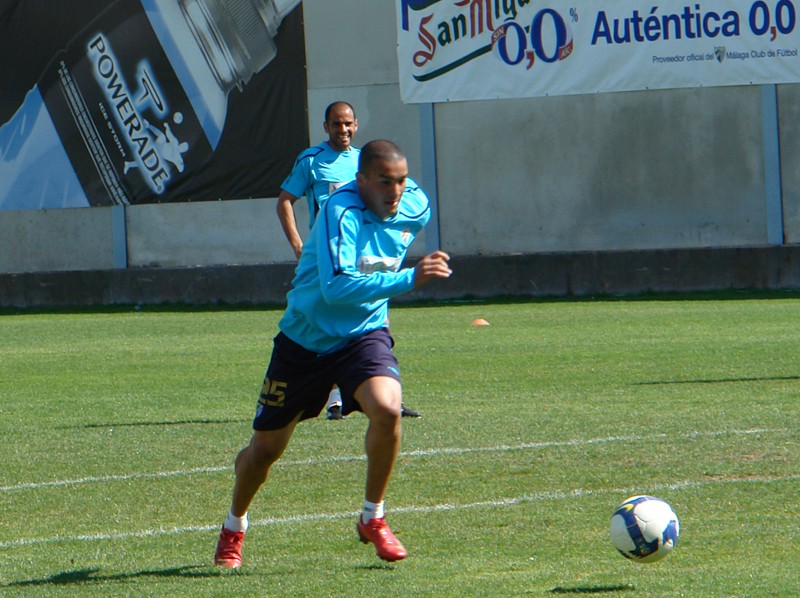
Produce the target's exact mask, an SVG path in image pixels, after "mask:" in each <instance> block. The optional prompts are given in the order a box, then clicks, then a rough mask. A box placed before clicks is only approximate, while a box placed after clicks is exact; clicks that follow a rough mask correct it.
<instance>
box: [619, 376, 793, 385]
mask: <svg viewBox="0 0 800 598" xmlns="http://www.w3.org/2000/svg"><path fill="white" fill-rule="evenodd" d="M776 380H800V376H760V377H753V378H717V379H699V380H653V381H648V382H634V383H633V385H634V386H656V385H661V384H665V385H666V384H727V383H730V382H769V381H776Z"/></svg>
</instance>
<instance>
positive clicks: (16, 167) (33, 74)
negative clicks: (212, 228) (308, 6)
mask: <svg viewBox="0 0 800 598" xmlns="http://www.w3.org/2000/svg"><path fill="white" fill-rule="evenodd" d="M301 10H302V9H301V6H300V0H242V1H240V2H237V3H235V4H234V3H230V2H223V1H222V0H117V1H114V2H112V1H108V0H106V1H99V0H82V1H81V2H73V1H72V0H48V1H46V2H45V1H42V0H0V77H2V90H3V91H2V94H1V96H2V97H1V98H0V210H27V209H48V208H62V207H86V206H109V205H128V204H138V203H156V202H173V201H200V200H217V199H242V198H248V197H275V196H277V194H278V192H279V186H280V183H281V181H282V180H283V178H284V177H285V176H286V174H287V173H288V172H289V170H290V169H291V166H292V163H293V161H294V158H295V157H296V155H297V153H298V152H299V151H301V150H302V149H303V148H304V147H305V146H306V145H307V143H308V131H307V124H306V123H307V119H306V81H305V50H304V38H303V26H302V12H301Z"/></svg>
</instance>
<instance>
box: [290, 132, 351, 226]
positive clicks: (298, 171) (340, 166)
mask: <svg viewBox="0 0 800 598" xmlns="http://www.w3.org/2000/svg"><path fill="white" fill-rule="evenodd" d="M360 153H361V150H360V149H358V148H355V147H351V148H350V149H349V150H347V151H344V152H337V151H336V150H335V149H333V148H332V147H331V146H330V145H329V144H328V142H327V141H323V142H322V143H320V144H319V145H315V146H314V147H310V148H308V149H307V150H305V151H304V152H303V153H301V154H300V155H299V156H298V157H297V160H295V163H294V167H293V168H292V172H290V173H289V176H288V177H286V180H284V181H283V184H282V185H281V189H283V190H284V191H287V192H289V193H291V194H292V195H294V196H295V197H302V196H303V195H305V196H306V201H308V226H309V227H311V226H313V225H314V220H315V218H316V215H317V212H319V209H320V208H321V207H322V206H323V205H324V204H325V201H327V199H328V197H329V196H330V194H331V193H333V192H334V191H335V190H336V189H338V188H339V187H341V186H342V185H344V184H345V183H349V182H350V181H352V180H353V179H354V178H356V172H357V171H358V155H359V154H360Z"/></svg>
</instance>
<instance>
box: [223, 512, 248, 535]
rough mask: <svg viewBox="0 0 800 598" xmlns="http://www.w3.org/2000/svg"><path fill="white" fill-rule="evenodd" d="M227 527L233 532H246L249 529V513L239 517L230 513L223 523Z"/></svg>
mask: <svg viewBox="0 0 800 598" xmlns="http://www.w3.org/2000/svg"><path fill="white" fill-rule="evenodd" d="M223 526H224V527H225V529H227V530H230V531H232V532H246V531H247V513H245V514H244V515H242V516H241V517H237V516H236V515H234V514H233V513H228V516H227V517H226V518H225V523H224V524H223Z"/></svg>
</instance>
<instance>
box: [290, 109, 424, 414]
mask: <svg viewBox="0 0 800 598" xmlns="http://www.w3.org/2000/svg"><path fill="white" fill-rule="evenodd" d="M323 128H324V129H325V133H327V134H328V139H327V140H325V141H323V142H322V143H320V144H318V145H315V146H314V147H310V148H308V149H306V150H305V151H303V152H301V153H300V155H299V156H298V157H297V160H295V163H294V167H293V168H292V172H290V173H289V176H288V177H286V180H284V181H283V184H282V185H281V192H280V194H279V195H278V206H277V211H278V220H280V223H281V228H283V233H284V234H285V235H286V239H287V240H288V241H289V245H291V247H292V251H294V254H295V256H296V257H297V259H300V255H301V254H302V253H303V239H302V237H301V236H300V232H299V230H298V229H297V219H296V218H295V214H294V203H295V202H296V201H297V200H298V199H299V198H300V197H302V196H305V197H306V201H307V203H308V224H309V228H311V227H313V226H314V220H315V219H316V216H317V213H318V212H319V210H320V208H321V207H322V206H323V205H325V202H326V201H327V199H328V197H329V196H330V194H331V193H333V192H334V191H335V190H336V189H338V188H339V187H341V186H342V185H344V184H345V183H349V182H350V181H352V180H353V179H354V178H355V177H356V171H357V170H358V155H359V153H360V151H361V150H359V149H358V148H357V147H353V145H352V143H353V138H354V137H355V134H356V131H358V119H357V118H356V112H355V109H354V108H353V106H351V105H350V104H349V103H348V102H344V101H341V100H340V101H336V102H333V103H332V104H330V105H329V106H328V107H327V108H326V109H325V122H324V123H323ZM326 413H327V417H328V419H331V420H338V419H343V417H344V415H343V414H342V399H341V393H340V392H339V389H338V388H333V389H332V390H331V392H330V394H329V396H328V403H327V405H326ZM402 415H403V417H421V415H420V414H419V413H418V412H417V411H414V410H413V409H411V408H408V407H406V406H405V405H403V406H402Z"/></svg>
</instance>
